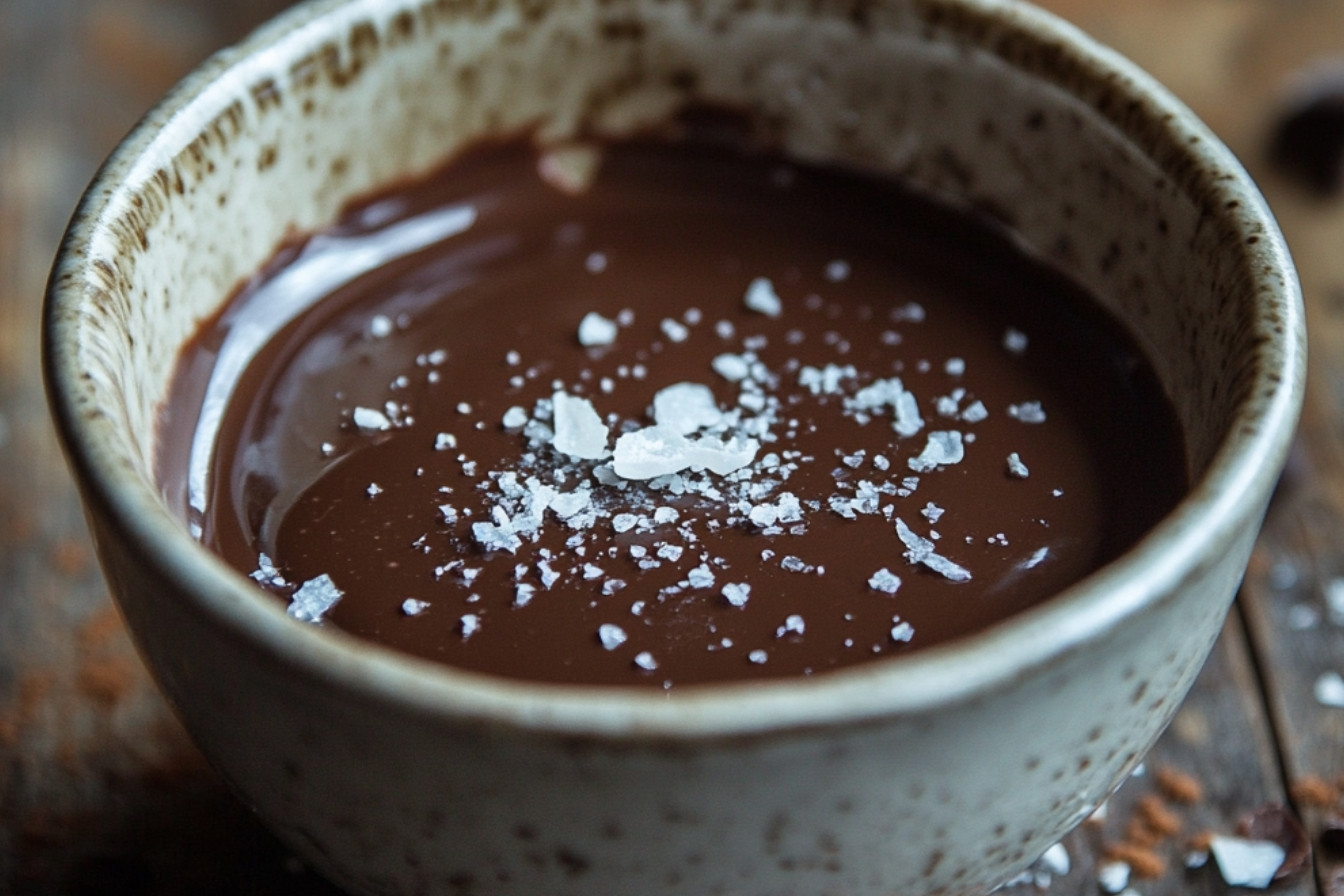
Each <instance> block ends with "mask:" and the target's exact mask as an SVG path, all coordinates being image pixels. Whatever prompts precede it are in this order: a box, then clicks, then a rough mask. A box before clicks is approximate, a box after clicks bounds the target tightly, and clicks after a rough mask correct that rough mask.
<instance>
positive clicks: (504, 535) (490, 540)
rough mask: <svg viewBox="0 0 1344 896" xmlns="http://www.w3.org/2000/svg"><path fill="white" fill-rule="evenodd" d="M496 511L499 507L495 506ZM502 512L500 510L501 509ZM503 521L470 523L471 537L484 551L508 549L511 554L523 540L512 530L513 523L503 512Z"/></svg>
mask: <svg viewBox="0 0 1344 896" xmlns="http://www.w3.org/2000/svg"><path fill="white" fill-rule="evenodd" d="M495 510H496V511H501V508H499V507H496V508H495ZM501 513H502V511H501ZM503 516H504V522H503V523H500V522H498V521H496V522H493V523H487V522H484V521H482V522H478V523H472V524H471V534H472V537H473V538H475V539H476V543H477V544H479V545H480V546H481V547H482V548H483V549H484V550H486V551H508V552H509V553H510V554H512V553H513V552H514V551H516V550H518V549H519V548H520V547H522V545H523V540H522V539H521V538H519V537H518V533H517V532H516V531H515V530H514V527H513V523H512V521H511V520H509V518H508V515H507V514H503Z"/></svg>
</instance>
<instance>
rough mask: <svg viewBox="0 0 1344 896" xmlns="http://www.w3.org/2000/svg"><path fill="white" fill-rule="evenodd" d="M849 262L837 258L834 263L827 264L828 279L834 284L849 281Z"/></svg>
mask: <svg viewBox="0 0 1344 896" xmlns="http://www.w3.org/2000/svg"><path fill="white" fill-rule="evenodd" d="M849 274H850V267H849V262H847V261H845V260H844V259H843V258H837V259H835V260H834V261H828V262H826V279H827V280H829V281H831V282H832V283H841V282H843V281H845V280H848V279H849Z"/></svg>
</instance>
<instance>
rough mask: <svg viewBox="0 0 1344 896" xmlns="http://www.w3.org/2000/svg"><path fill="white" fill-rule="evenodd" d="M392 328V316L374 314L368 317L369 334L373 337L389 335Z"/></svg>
mask: <svg viewBox="0 0 1344 896" xmlns="http://www.w3.org/2000/svg"><path fill="white" fill-rule="evenodd" d="M393 329H395V325H394V324H393V323H392V318H390V317H388V316H387V315H386V314H375V315H374V316H373V317H371V318H369V335H370V336H371V337H373V338H374V339H382V338H384V337H386V336H391V335H392V330H393Z"/></svg>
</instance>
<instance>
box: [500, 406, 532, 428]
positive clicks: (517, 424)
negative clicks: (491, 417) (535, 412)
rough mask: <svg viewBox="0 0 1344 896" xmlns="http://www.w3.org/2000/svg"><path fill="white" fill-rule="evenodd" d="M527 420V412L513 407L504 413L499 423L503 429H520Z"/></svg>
mask: <svg viewBox="0 0 1344 896" xmlns="http://www.w3.org/2000/svg"><path fill="white" fill-rule="evenodd" d="M529 419H531V418H530V417H529V416H528V413H527V411H525V410H523V409H522V408H520V407H518V406H517V405H514V406H513V407H511V408H509V409H508V410H507V411H505V412H504V416H503V418H501V419H500V423H501V424H502V425H503V426H504V428H505V429H522V428H523V427H524V426H526V425H527V421H528V420H529Z"/></svg>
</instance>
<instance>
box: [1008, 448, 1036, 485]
mask: <svg viewBox="0 0 1344 896" xmlns="http://www.w3.org/2000/svg"><path fill="white" fill-rule="evenodd" d="M1008 475H1009V476H1012V477H1013V478H1014V479H1026V478H1027V477H1028V476H1030V475H1031V471H1030V470H1028V469H1027V465H1026V464H1024V463H1022V458H1020V457H1018V455H1017V452H1016V451H1014V452H1013V453H1011V454H1009V455H1008Z"/></svg>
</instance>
